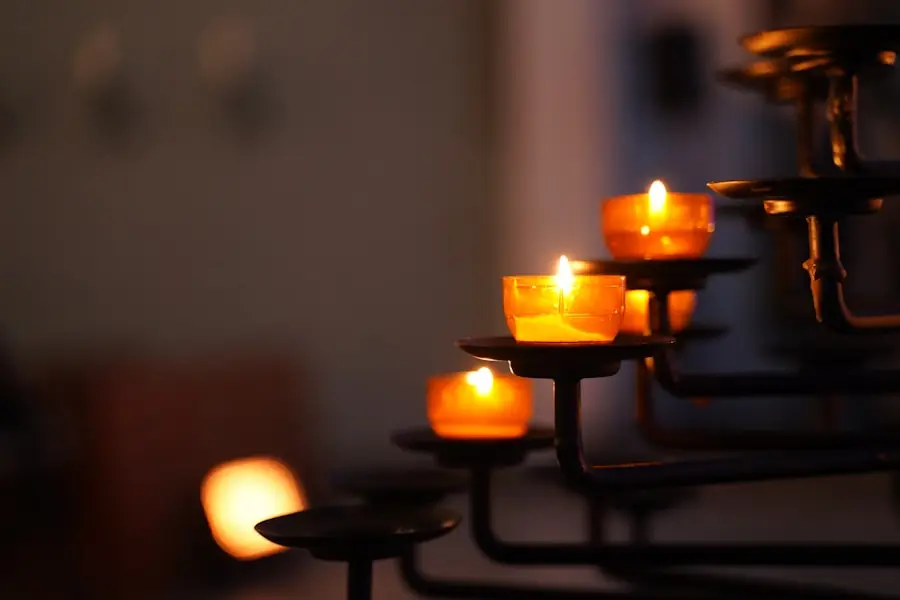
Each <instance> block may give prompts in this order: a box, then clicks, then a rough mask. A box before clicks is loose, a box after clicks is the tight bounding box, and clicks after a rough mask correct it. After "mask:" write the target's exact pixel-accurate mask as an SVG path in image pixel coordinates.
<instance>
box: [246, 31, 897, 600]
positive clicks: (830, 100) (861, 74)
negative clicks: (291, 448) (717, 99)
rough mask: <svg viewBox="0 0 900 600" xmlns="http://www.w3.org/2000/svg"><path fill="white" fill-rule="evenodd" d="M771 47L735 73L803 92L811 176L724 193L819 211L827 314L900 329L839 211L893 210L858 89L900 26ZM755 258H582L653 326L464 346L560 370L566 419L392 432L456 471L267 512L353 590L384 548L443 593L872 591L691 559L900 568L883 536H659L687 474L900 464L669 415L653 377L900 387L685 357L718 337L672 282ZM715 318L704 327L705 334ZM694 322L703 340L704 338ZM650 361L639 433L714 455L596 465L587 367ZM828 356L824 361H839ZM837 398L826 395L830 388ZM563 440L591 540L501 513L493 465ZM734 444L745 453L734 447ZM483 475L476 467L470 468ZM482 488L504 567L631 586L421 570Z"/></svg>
mask: <svg viewBox="0 0 900 600" xmlns="http://www.w3.org/2000/svg"><path fill="white" fill-rule="evenodd" d="M741 43H742V45H743V46H744V47H745V48H746V49H747V50H749V51H750V52H752V53H754V54H757V55H760V56H761V57H762V59H761V60H759V61H757V62H755V63H753V64H752V65H750V66H749V67H742V68H739V69H732V70H729V71H726V72H724V73H723V75H722V77H723V79H724V80H725V81H727V82H730V83H732V84H734V85H738V86H741V87H743V88H747V89H754V90H758V91H761V92H763V93H764V94H765V96H766V98H767V99H769V100H770V101H773V102H777V103H786V104H792V105H793V106H795V107H796V112H797V157H798V159H797V160H798V170H799V176H798V177H794V178H781V179H766V180H752V181H727V182H714V183H710V184H709V186H710V188H712V189H713V190H714V191H715V192H717V193H719V194H721V195H723V196H727V197H729V198H733V199H740V200H755V201H758V202H762V204H763V206H764V208H765V212H766V213H768V214H769V215H776V216H782V217H788V218H790V217H793V218H804V219H805V220H806V222H807V225H808V227H807V232H806V235H807V237H808V242H809V259H808V260H807V261H806V262H805V263H804V264H803V268H804V269H806V271H807V272H808V273H809V277H810V290H811V295H812V300H813V305H814V307H815V313H816V317H817V320H818V321H820V322H822V323H824V324H826V325H828V326H829V327H831V328H833V329H835V330H837V331H839V332H841V333H873V332H884V331H893V330H898V329H900V316H895V315H887V316H871V317H869V316H866V317H862V316H858V315H856V314H854V313H853V312H851V311H850V309H849V308H848V307H847V305H846V303H845V301H844V291H843V286H844V283H845V281H846V279H847V273H846V270H845V269H844V267H843V265H842V264H841V260H840V240H839V226H840V224H841V223H842V222H844V220H845V219H847V218H849V217H851V216H855V215H866V214H872V213H876V212H878V210H879V209H880V208H881V206H882V203H883V200H882V199H883V198H884V196H886V195H889V194H892V193H898V192H900V165H894V164H887V163H883V162H876V161H869V160H866V159H864V158H863V157H862V155H861V153H860V151H859V149H858V145H857V141H856V127H857V115H856V101H857V94H858V86H859V83H860V81H861V80H862V79H866V78H869V77H871V76H882V75H883V74H884V73H885V72H886V71H888V70H889V69H890V67H892V66H893V63H894V61H895V58H896V50H897V49H898V47H900V26H842V27H813V28H798V29H789V30H778V31H767V32H761V33H757V34H753V35H750V36H747V37H745V38H743V39H742V40H741ZM819 104H823V105H824V108H825V114H826V117H827V121H828V130H829V140H830V149H831V152H830V161H829V164H826V165H817V164H815V160H814V158H813V157H814V152H813V140H814V139H815V136H814V123H815V119H814V114H815V109H816V107H817V106H818V105H819ZM753 262H754V261H752V260H745V259H711V258H706V259H677V260H636V261H595V260H582V261H573V263H572V267H573V270H574V271H575V272H576V273H584V274H618V275H624V276H625V277H626V281H627V285H628V287H629V288H630V289H641V290H647V291H648V293H649V297H650V303H649V317H650V334H649V335H646V336H625V335H620V336H618V337H617V338H616V339H615V340H614V341H613V342H610V343H604V344H597V343H593V344H591V343H587V344H577V343H573V344H569V343H565V344H550V343H519V342H516V341H515V340H514V339H513V338H511V337H489V338H468V339H464V340H460V341H459V342H457V345H458V346H459V347H460V348H461V349H462V350H463V351H465V352H467V353H468V354H470V355H471V356H473V357H475V358H478V359H481V360H487V361H502V362H505V363H508V364H509V366H510V369H511V371H512V372H513V373H514V374H516V375H518V376H521V377H527V378H535V379H549V380H551V381H552V382H553V402H554V407H555V412H554V427H553V428H552V429H547V430H545V429H532V430H530V431H528V432H527V433H526V434H525V435H523V436H522V437H519V438H512V439H447V438H442V437H440V436H438V435H436V434H435V433H433V432H432V431H431V430H428V429H422V430H411V431H404V432H399V433H397V434H395V435H394V436H393V442H394V443H395V444H396V445H397V446H398V447H400V448H402V449H403V450H406V451H409V452H418V453H427V454H430V455H432V456H433V457H434V458H435V460H436V462H437V465H438V466H439V467H441V468H442V469H446V470H444V471H437V472H434V473H431V474H430V475H427V476H423V475H422V474H415V475H411V476H402V477H385V476H378V477H370V478H368V479H365V480H363V481H361V482H360V481H359V480H357V481H356V482H355V483H352V484H347V483H346V482H345V485H344V487H345V488H347V489H348V490H349V491H351V492H353V493H354V494H356V495H357V496H359V497H361V498H362V499H363V500H365V503H364V504H363V505H360V506H349V507H328V508H316V509H311V510H308V511H306V512H303V513H297V514H293V515H286V516H283V517H278V518H275V519H272V520H269V521H266V522H263V523H260V524H259V525H258V527H257V529H258V531H259V532H260V533H261V534H262V535H263V536H264V537H266V538H268V539H270V540H272V541H274V542H275V543H278V544H282V545H284V546H290V547H297V548H307V549H309V550H310V551H311V552H312V553H313V554H314V555H315V556H317V557H319V558H322V559H324V560H339V561H344V562H346V563H348V567H349V568H348V597H349V598H351V599H352V600H364V599H366V600H367V599H368V598H369V597H370V595H371V586H372V570H371V565H372V561H374V560H378V559H382V558H398V559H399V565H400V572H401V575H402V577H403V579H404V581H405V582H406V583H407V584H408V585H409V587H410V588H411V589H413V590H414V591H416V592H417V593H419V594H420V595H423V596H429V597H445V598H501V597H502V598H521V599H543V598H557V599H580V598H610V599H613V598H623V599H624V598H630V599H637V598H673V597H674V598H688V597H691V598H698V597H699V598H723V597H725V596H727V597H729V598H735V597H737V598H750V597H758V596H760V595H763V596H765V595H774V596H783V597H794V598H798V597H799V598H842V597H854V598H859V597H864V596H862V595H861V594H859V593H856V592H849V591H844V590H838V589H831V588H824V587H821V586H807V585H803V586H799V585H788V584H784V583H773V582H766V581H759V580H748V579H740V578H737V577H731V576H728V577H726V576H713V575H696V574H686V573H683V572H678V571H677V569H678V568H683V567H689V566H690V567H692V566H779V567H800V566H828V567H833V568H837V567H894V568H896V567H898V566H900V546H893V545H878V544H832V545H827V544H821V543H816V544H780V543H779V544H776V543H769V544H694V543H679V544H672V543H658V542H654V541H653V539H652V534H651V533H652V532H651V528H650V527H649V522H650V518H651V517H652V516H653V515H654V514H656V513H657V512H659V511H662V510H665V509H666V508H667V507H669V506H671V505H673V504H677V503H678V502H679V501H681V499H683V497H684V494H685V493H687V492H685V490H686V489H688V488H693V487H697V486H705V485H711V484H718V483H726V482H754V481H765V480H774V479H793V478H801V477H817V476H823V475H835V474H845V473H866V472H877V471H896V470H900V435H898V433H900V432H891V431H888V432H878V433H877V434H875V433H870V434H868V435H861V434H860V435H850V434H846V433H835V432H834V431H832V430H830V429H828V428H826V429H825V430H824V431H800V432H798V431H781V432H757V431H735V430H725V431H722V430H702V429H698V430H686V429H679V430H675V429H671V428H666V427H663V426H661V425H660V424H659V423H658V421H657V420H656V419H655V413H654V404H653V402H654V400H653V386H654V385H659V386H660V387H661V388H662V389H663V390H665V391H666V392H668V393H669V394H671V395H673V396H676V397H679V398H695V399H697V398H700V399H704V400H705V401H706V400H709V401H716V400H718V399H726V398H733V397H759V396H773V395H778V396H810V395H818V396H823V397H825V398H826V399H827V397H830V396H831V395H834V394H844V393H856V394H863V393H864V394H887V393H893V392H898V391H900V371H895V370H864V369H863V368H862V366H861V363H860V361H856V360H853V357H852V356H851V357H849V358H845V359H838V360H835V359H834V358H833V357H832V358H831V359H829V360H827V361H825V362H823V363H821V364H827V365H828V367H827V368H815V366H816V365H817V364H820V363H817V362H816V361H815V360H811V361H807V364H805V368H803V369H800V370H797V371H796V372H773V373H733V374H715V375H713V374H686V373H683V372H681V370H680V369H679V368H678V365H677V361H676V353H675V350H676V346H675V343H676V338H679V343H682V344H683V343H694V342H697V341H699V340H700V339H702V337H703V331H702V330H701V331H699V332H698V330H697V329H695V330H694V331H693V332H692V331H691V330H687V331H685V332H684V334H681V335H679V336H673V331H672V327H671V325H670V323H669V316H668V315H669V310H668V304H669V295H670V294H671V293H672V292H674V291H679V290H696V289H700V288H702V287H703V286H704V284H705V283H706V281H707V279H708V278H709V277H711V276H714V275H720V274H725V273H737V272H740V271H743V270H745V269H748V268H750V267H751V266H752V265H753ZM715 333H717V331H716V330H715V329H712V330H710V329H706V330H705V335H707V336H708V335H713V334H715ZM692 335H693V341H692V337H691V336H692ZM626 360H630V361H636V363H637V369H636V373H637V381H636V393H635V405H636V415H637V421H638V425H639V429H640V431H641V432H642V433H643V434H644V436H645V438H646V439H647V440H648V441H650V442H651V443H653V444H654V445H656V446H660V447H663V448H666V449H687V450H708V451H715V452H716V455H715V456H712V457H708V458H700V459H698V458H690V459H671V458H670V459H667V460H656V459H653V460H641V461H627V462H622V463H616V462H615V461H613V462H611V463H610V464H601V465H595V464H591V463H590V462H589V461H588V460H587V459H586V457H585V455H584V452H583V449H582V441H581V428H582V422H581V402H582V398H581V382H582V380H584V379H589V378H598V377H610V376H613V375H615V374H616V373H617V372H618V371H619V368H620V366H621V364H622V361H626ZM823 360H824V359H823ZM823 405H824V406H826V407H827V402H824V401H823ZM549 449H555V452H556V458H557V461H558V463H559V470H558V475H559V477H558V479H559V481H560V483H561V484H562V485H565V486H566V487H567V489H569V490H571V491H572V492H574V493H576V494H578V495H580V496H581V497H582V498H583V499H584V503H585V506H586V508H587V515H588V519H587V526H586V530H587V532H588V535H587V536H586V538H587V539H586V541H584V542H583V543H577V544H574V543H573V544H532V543H515V542H508V541H505V540H503V539H501V538H500V537H499V536H497V535H496V533H495V532H494V529H493V525H492V508H493V498H492V485H493V475H494V472H495V471H496V470H498V469H502V468H510V467H516V466H518V465H520V464H521V463H522V462H523V461H524V460H525V458H526V457H527V456H528V454H530V453H531V452H536V451H542V450H549ZM722 452H731V453H732V454H731V455H726V456H721V453H722ZM463 472H465V473H468V476H467V477H466V478H462V477H461V475H460V473H463ZM459 492H465V493H467V494H468V499H469V515H468V521H469V526H470V531H471V537H472V539H473V541H474V543H475V545H476V546H477V548H478V549H479V551H480V552H481V553H482V554H483V555H485V556H486V557H488V558H489V559H491V560H492V561H494V562H496V563H499V564H505V565H572V566H592V567H596V568H598V569H600V570H602V571H603V572H604V573H605V574H607V575H608V576H610V577H612V578H614V579H616V580H618V581H621V582H622V583H624V584H626V585H627V586H628V588H629V589H627V590H625V591H611V590H574V589H567V590H560V589H545V588H534V587H523V586H511V585H497V584H490V583H482V582H463V581H446V580H438V579H435V578H432V577H429V576H428V575H426V574H424V573H423V572H422V570H421V569H420V565H419V561H418V555H417V553H416V552H417V551H416V547H417V545H418V544H419V543H422V542H425V541H428V540H431V539H434V538H437V537H440V536H442V535H444V534H446V533H448V532H449V531H451V530H452V529H453V528H454V527H456V525H457V524H458V523H459V521H460V517H459V515H457V514H455V513H453V512H451V511H447V510H446V509H442V508H440V506H439V504H440V502H441V501H442V500H443V498H444V497H446V496H447V495H448V494H451V493H459ZM610 510H620V511H625V512H626V513H627V514H629V515H630V519H631V522H632V536H631V539H630V540H629V541H628V542H627V543H611V542H608V541H607V540H605V539H604V535H603V530H604V527H603V525H604V521H605V519H606V517H607V515H608V514H609V511H610Z"/></svg>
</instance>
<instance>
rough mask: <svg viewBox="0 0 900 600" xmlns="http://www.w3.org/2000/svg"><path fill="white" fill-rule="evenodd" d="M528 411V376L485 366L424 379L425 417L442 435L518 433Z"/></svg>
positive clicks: (523, 428) (468, 436) (522, 431)
mask: <svg viewBox="0 0 900 600" xmlns="http://www.w3.org/2000/svg"><path fill="white" fill-rule="evenodd" d="M531 411H532V385H531V380H529V379H524V378H522V377H516V376H514V375H495V374H494V373H492V372H491V370H490V369H489V368H487V367H481V368H480V369H478V370H477V371H470V372H468V373H451V374H449V375H438V376H435V377H432V378H430V379H429V380H428V421H429V422H430V423H431V428H432V429H433V430H434V432H435V433H436V434H437V435H439V436H441V437H445V438H465V439H475V438H477V439H486V438H488V439H489V438H511V437H521V436H522V435H525V432H526V431H527V430H528V422H529V421H530V420H531Z"/></svg>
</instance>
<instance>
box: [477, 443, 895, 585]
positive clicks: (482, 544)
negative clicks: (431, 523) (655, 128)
mask: <svg viewBox="0 0 900 600" xmlns="http://www.w3.org/2000/svg"><path fill="white" fill-rule="evenodd" d="M579 455H580V453H579ZM561 466H562V459H561ZM607 468H612V469H641V468H642V467H640V466H632V465H624V466H616V467H600V468H599V469H598V470H600V471H603V470H605V469H607ZM582 473H583V472H582ZM588 478H589V475H586V476H585V478H584V479H588ZM579 483H584V480H583V479H582V478H581V477H579ZM610 489H611V488H610V487H604V486H601V485H597V486H595V488H594V490H593V491H594V493H597V494H602V493H603V492H605V491H609V490H610ZM470 494H471V495H470V515H469V522H470V527H471V531H472V537H473V538H474V540H475V543H476V544H477V545H478V548H479V549H480V550H481V551H482V552H483V553H484V554H485V555H486V556H487V557H488V558H490V559H491V560H493V561H495V562H498V563H502V564H508V565H544V566H553V565H569V566H579V565H583V566H601V567H603V568H604V569H609V571H610V573H614V574H617V575H616V576H618V574H619V573H623V572H632V573H634V572H636V571H641V572H643V571H645V570H646V569H648V568H650V567H663V566H664V567H670V566H705V565H710V566H711V565H718V566H724V565H730V566H741V565H743V566H750V565H753V566H782V567H788V566H794V567H799V566H832V567H891V566H898V565H900V546H888V545H845V544H837V545H828V544H821V543H816V544H637V545H635V544H604V545H596V544H558V543H557V544H554V543H543V544H534V543H514V542H506V541H503V540H501V539H499V538H498V537H497V535H496V534H495V533H494V530H493V519H492V517H491V481H490V472H488V471H487V470H484V469H475V470H474V471H473V477H472V488H471V493H470Z"/></svg>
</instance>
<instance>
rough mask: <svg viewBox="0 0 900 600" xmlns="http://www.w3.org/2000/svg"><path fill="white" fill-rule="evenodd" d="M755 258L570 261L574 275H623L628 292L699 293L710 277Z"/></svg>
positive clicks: (743, 267)
mask: <svg viewBox="0 0 900 600" xmlns="http://www.w3.org/2000/svg"><path fill="white" fill-rule="evenodd" d="M756 263H757V259H755V258H676V259H662V260H573V261H572V262H571V265H572V271H573V272H575V273H597V274H606V273H609V274H611V273H615V274H617V275H624V276H625V286H626V287H627V288H628V289H629V290H650V291H669V292H672V291H680V290H699V289H703V288H704V287H705V286H706V280H707V279H708V278H709V277H710V276H712V275H719V274H723V273H738V272H740V271H745V270H747V269H749V268H750V267H752V266H753V265H755V264H756Z"/></svg>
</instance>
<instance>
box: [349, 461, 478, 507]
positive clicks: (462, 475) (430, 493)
mask: <svg viewBox="0 0 900 600" xmlns="http://www.w3.org/2000/svg"><path fill="white" fill-rule="evenodd" d="M334 487H335V488H336V489H337V490H339V491H341V492H344V493H347V494H350V495H353V496H357V497H359V498H361V499H362V500H363V501H365V502H366V503H368V504H370V505H373V506H430V505H434V504H437V503H439V502H441V501H442V500H444V499H445V498H446V497H447V496H448V495H451V494H456V493H460V492H464V491H465V490H467V489H468V487H469V476H468V473H466V472H464V471H456V470H450V469H406V470H396V469H392V470H369V471H362V472H356V473H346V474H343V475H341V476H339V477H337V478H335V482H334Z"/></svg>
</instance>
